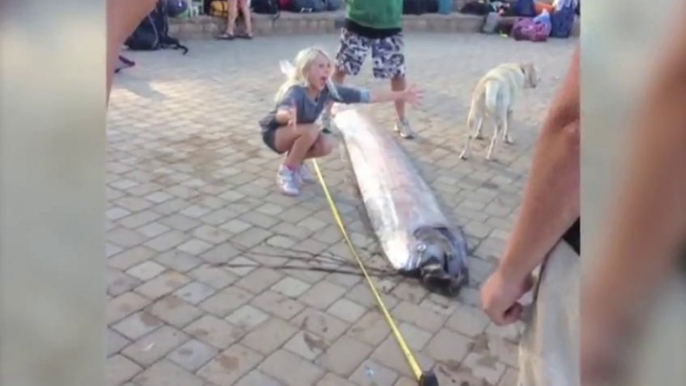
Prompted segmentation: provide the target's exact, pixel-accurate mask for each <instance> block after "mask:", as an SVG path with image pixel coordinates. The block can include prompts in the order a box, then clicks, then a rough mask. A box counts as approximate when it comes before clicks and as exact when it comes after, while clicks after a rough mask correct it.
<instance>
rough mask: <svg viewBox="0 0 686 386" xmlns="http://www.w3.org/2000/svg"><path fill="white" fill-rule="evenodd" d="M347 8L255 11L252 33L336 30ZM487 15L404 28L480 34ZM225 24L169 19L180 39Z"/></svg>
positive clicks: (424, 20) (429, 18)
mask: <svg viewBox="0 0 686 386" xmlns="http://www.w3.org/2000/svg"><path fill="white" fill-rule="evenodd" d="M344 17H345V12H344V11H338V12H321V13H292V12H282V13H281V14H280V16H279V17H278V18H276V19H274V17H273V16H270V15H262V14H253V32H254V34H255V35H256V36H269V35H303V34H323V33H334V32H336V31H337V30H338V29H339V28H340V27H341V25H342V23H343V20H344ZM483 23H484V17H482V16H476V15H467V14H462V13H457V12H456V13H451V14H449V15H441V14H424V15H404V17H403V29H404V30H405V31H408V32H444V33H478V32H479V31H480V29H481V26H482V25H483ZM225 26H226V20H225V19H223V18H217V17H212V16H206V15H201V16H197V17H194V18H190V19H170V26H169V34H170V35H171V36H173V37H176V38H178V39H182V40H184V39H207V38H213V37H214V36H216V35H217V34H219V32H220V31H223V30H224V28H225ZM579 32H580V25H579V20H578V18H577V20H576V21H575V28H574V32H573V35H574V36H579Z"/></svg>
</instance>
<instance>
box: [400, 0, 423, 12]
mask: <svg viewBox="0 0 686 386" xmlns="http://www.w3.org/2000/svg"><path fill="white" fill-rule="evenodd" d="M427 8H428V7H427V4H426V1H424V0H403V14H405V15H422V14H425V13H427Z"/></svg>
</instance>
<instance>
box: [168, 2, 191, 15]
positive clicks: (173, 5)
mask: <svg viewBox="0 0 686 386" xmlns="http://www.w3.org/2000/svg"><path fill="white" fill-rule="evenodd" d="M166 3H167V16H169V17H179V16H181V15H183V14H184V13H185V12H187V11H188V3H187V2H186V0H166Z"/></svg>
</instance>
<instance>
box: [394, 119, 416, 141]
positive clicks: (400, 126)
mask: <svg viewBox="0 0 686 386" xmlns="http://www.w3.org/2000/svg"><path fill="white" fill-rule="evenodd" d="M395 131H396V132H398V134H400V136H401V137H403V138H406V139H412V138H414V132H413V131H412V128H411V127H410V123H409V122H408V121H407V119H406V118H403V119H401V120H397V121H396V122H395Z"/></svg>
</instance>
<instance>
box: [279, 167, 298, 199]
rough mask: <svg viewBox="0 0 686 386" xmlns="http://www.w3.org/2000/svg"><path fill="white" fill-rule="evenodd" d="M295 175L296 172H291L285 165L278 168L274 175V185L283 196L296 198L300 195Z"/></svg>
mask: <svg viewBox="0 0 686 386" xmlns="http://www.w3.org/2000/svg"><path fill="white" fill-rule="evenodd" d="M297 174H298V173H297V170H293V169H291V168H289V167H288V166H286V165H281V166H279V171H278V172H277V174H276V183H277V184H278V185H279V189H281V192H282V193H283V194H285V195H287V196H297V195H299V194H300V187H299V186H298V177H297Z"/></svg>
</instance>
